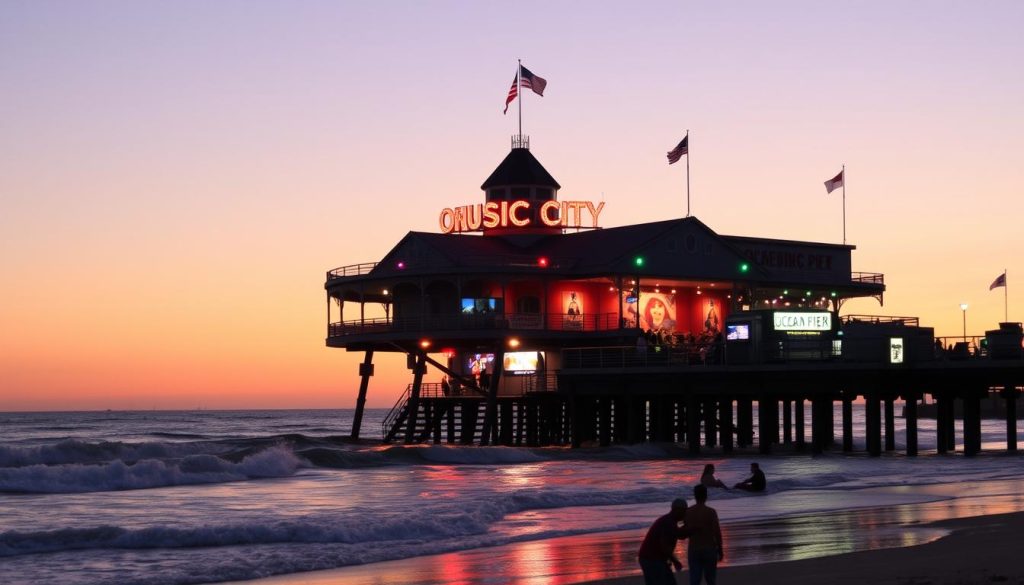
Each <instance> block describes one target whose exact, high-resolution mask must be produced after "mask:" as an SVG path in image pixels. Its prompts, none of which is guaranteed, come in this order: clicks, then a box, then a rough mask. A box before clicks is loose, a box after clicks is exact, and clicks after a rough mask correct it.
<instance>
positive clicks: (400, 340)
mask: <svg viewBox="0 0 1024 585" xmlns="http://www.w3.org/2000/svg"><path fill="white" fill-rule="evenodd" d="M526 144H527V142H525V141H524V140H518V141H514V142H513V149H512V151H511V152H510V153H509V155H508V156H507V157H506V158H505V160H503V161H502V163H501V164H500V165H499V166H498V168H497V169H496V170H495V171H494V172H493V173H492V174H491V176H490V177H489V178H488V179H487V180H486V181H485V182H484V184H483V185H482V189H483V191H484V193H485V203H484V204H483V205H482V206H478V207H475V208H474V207H472V206H462V207H457V208H448V209H445V210H444V212H443V213H442V215H441V220H440V223H441V226H442V229H443V231H450V232H457V231H460V230H462V229H463V228H469V229H474V228H476V227H480V230H481V231H482V232H483V233H482V235H471V234H466V233H439V234H433V233H423V232H410V233H409V234H407V235H406V236H405V237H404V238H403V239H402V240H401V241H400V242H398V244H396V245H395V247H394V248H393V249H392V250H391V251H390V252H388V253H387V254H386V255H385V256H384V258H383V259H381V260H380V261H378V262H370V263H363V264H355V265H349V266H344V267H341V268H337V269H334V270H331V271H329V272H328V273H327V280H326V283H325V289H326V291H327V321H328V324H327V339H326V342H327V345H328V346H330V347H338V348H344V349H346V350H348V351H353V352H362V353H363V356H364V357H363V361H362V363H361V364H360V368H359V375H360V385H359V396H358V399H357V403H356V412H355V419H354V420H353V424H352V435H353V437H354V438H359V437H360V435H361V433H362V418H363V410H364V406H365V403H366V396H367V393H368V391H369V386H370V380H371V377H372V376H373V374H374V363H373V357H374V355H375V354H377V353H379V352H401V353H404V354H406V355H407V365H408V368H409V370H410V373H411V377H412V380H411V382H410V383H409V385H408V387H407V388H406V390H405V392H404V393H403V395H402V396H401V397H400V399H399V400H398V402H397V403H396V405H395V407H394V408H393V409H392V411H391V413H390V415H389V416H388V418H387V419H386V420H385V423H384V428H382V429H381V436H382V438H383V440H385V441H402V442H405V443H421V442H447V443H456V444H482V445H487V444H502V445H539V446H540V445H573V446H580V445H583V444H591V443H592V444H597V445H610V444H615V443H637V442H644V441H667V442H676V443H684V444H685V445H686V446H687V448H688V450H689V451H690V452H691V453H694V454H697V453H700V452H701V451H702V449H706V448H711V447H714V448H720V449H721V451H723V452H726V453H728V452H731V451H733V450H734V449H738V448H751V447H756V448H757V449H758V450H759V451H760V452H762V453H770V452H771V451H772V450H773V449H776V448H777V445H787V446H790V445H791V446H792V448H794V449H797V450H805V451H807V452H809V453H816V452H821V451H823V450H826V449H833V448H837V449H842V450H844V451H851V450H852V449H853V448H854V443H853V440H852V435H853V426H852V425H853V417H852V403H853V401H854V400H863V401H864V402H865V410H866V429H865V436H866V437H867V445H866V448H867V451H868V452H869V453H871V454H872V455H879V454H881V453H882V452H884V451H892V450H894V449H895V445H896V441H895V439H896V437H895V436H894V430H895V423H894V420H895V416H896V401H898V400H900V401H904V402H905V409H904V413H903V414H904V416H905V418H906V432H907V435H906V440H905V444H906V452H907V454H909V455H914V454H916V453H917V452H918V441H917V420H918V418H917V413H916V405H917V403H918V400H920V399H921V398H922V397H925V396H927V397H929V398H931V399H933V400H934V402H935V404H936V405H937V406H936V411H937V413H936V416H937V425H936V426H937V431H936V432H937V445H938V451H939V452H940V453H942V452H949V451H952V450H954V449H955V448H956V445H955V436H956V434H955V420H956V418H955V417H956V414H955V413H957V412H960V413H961V414H960V416H961V419H962V420H963V428H962V437H963V440H962V449H963V451H964V452H965V453H967V454H974V453H977V452H979V451H980V449H981V432H980V420H981V418H980V417H981V414H980V409H979V406H978V405H979V404H980V400H981V399H982V397H984V396H986V395H987V394H989V393H990V391H991V390H992V389H993V388H997V389H999V390H1000V391H1001V392H1002V400H1004V401H1005V402H1006V404H1005V409H1006V412H1007V413H1013V415H1012V416H1011V415H1010V414H1007V418H1006V420H1007V448H1008V449H1009V450H1016V448H1017V444H1016V410H1017V409H1016V400H1017V397H1018V396H1019V388H1020V387H1022V386H1024V360H1022V359H1021V356H1020V337H1021V335H1020V334H1019V331H1018V330H1013V331H1008V332H1002V333H1001V336H997V337H994V339H998V340H999V343H1001V344H1003V345H1002V346H1001V347H1009V348H1011V349H1012V347H1013V343H1017V346H1016V352H1013V351H1008V352H1007V351H1004V352H1003V353H1001V354H999V355H996V354H994V353H993V354H991V355H990V354H987V353H986V352H984V351H981V348H980V347H979V346H978V344H974V345H975V347H973V348H968V347H965V348H964V349H966V350H967V351H964V352H960V351H957V352H946V351H945V350H944V349H943V350H939V349H936V347H937V346H936V344H935V339H934V336H933V333H932V330H931V329H930V328H926V327H921V326H920V325H919V323H918V322H917V320H916V319H913V318H898V317H895V318H894V317H878V316H850V315H845V316H843V315H841V314H840V312H841V309H842V306H843V303H844V301H845V300H847V299H850V298H855V297H875V298H877V299H878V300H879V301H881V300H882V295H883V294H884V291H885V284H884V277H883V276H882V275H881V274H876V273H862V272H854V271H852V262H851V253H852V251H853V250H854V249H855V248H854V246H849V245H837V244H824V243H814V242H799V241H791V240H774V239H765V238H749V237H740V236H725V235H720V234H717V233H715V232H714V231H712V230H711V229H710V228H708V227H707V226H706V225H704V224H703V223H701V222H700V221H699V220H698V219H697V218H695V217H686V218H682V219H669V220H664V221H658V222H653V223H646V224H639V225H631V226H624V227H618V228H609V229H576V230H575V231H572V230H566V229H564V227H562V226H564V225H565V223H566V222H567V221H568V220H569V218H570V216H572V214H575V217H576V219H577V224H576V225H577V226H578V225H579V223H578V219H579V217H580V216H581V214H583V213H584V212H585V210H589V213H590V214H591V215H592V216H593V219H594V222H595V226H591V227H596V219H597V216H598V213H599V212H600V209H601V207H599V206H596V205H594V204H592V203H583V202H559V200H558V190H559V189H560V186H559V184H558V183H557V182H556V181H555V180H554V179H553V178H552V177H551V175H550V174H549V173H548V172H547V170H545V169H544V167H543V166H542V165H541V164H540V162H539V161H537V159H536V158H534V157H533V155H532V154H531V153H530V151H529V149H528V148H526ZM488 206H489V207H488ZM601 206H603V204H601ZM515 209H518V210H519V211H518V212H516V211H515ZM487 210H499V211H500V212H501V213H502V214H505V215H502V216H501V217H502V219H501V220H500V221H505V220H508V222H506V223H503V224H497V223H496V224H495V225H493V226H491V227H487V224H486V222H484V221H483V219H482V216H481V215H480V214H482V213H484V212H485V211H487ZM494 213H496V214H497V212H494ZM517 213H519V215H517ZM474 214H476V215H474ZM513 219H517V220H518V222H517V223H518V224H522V225H521V226H520V225H514V224H513V223H509V222H511V220H513ZM541 220H544V222H541ZM497 221H499V220H495V222H497ZM557 222H561V223H560V224H558V225H554V224H556V223H557ZM1018 329H1019V327H1018ZM966 341H967V340H966V339H964V342H966ZM939 343H940V344H941V343H942V342H941V341H940V342H939ZM972 350H973V351H972ZM961 358H962V359H961ZM431 375H435V376H440V377H442V379H443V381H442V382H436V381H431V380H429V379H428V378H429V377H430V376H431ZM837 403H839V404H841V415H840V417H839V418H840V421H839V429H840V432H839V435H837V433H836V421H835V420H834V418H835V416H834V410H833V409H834V405H835V404H837ZM755 405H756V406H757V409H756V412H757V417H756V418H757V420H756V421H755V420H754V418H755V417H754V411H755V409H754V406H755ZM958 409H959V410H958ZM837 436H838V437H840V438H841V442H837Z"/></svg>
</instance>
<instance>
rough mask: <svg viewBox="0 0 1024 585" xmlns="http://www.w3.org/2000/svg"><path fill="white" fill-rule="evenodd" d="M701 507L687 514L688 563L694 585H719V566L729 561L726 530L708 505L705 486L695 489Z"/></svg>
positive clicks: (692, 508)
mask: <svg viewBox="0 0 1024 585" xmlns="http://www.w3.org/2000/svg"><path fill="white" fill-rule="evenodd" d="M693 497H694V499H695V500H697V503H696V504H695V505H693V506H691V507H690V508H688V509H687V510H686V516H685V518H686V520H685V521H686V531H687V533H688V536H689V537H690V546H689V547H688V548H687V551H686V559H687V562H688V563H689V565H690V585H700V581H701V579H702V578H703V579H704V580H705V582H707V584H708V585H715V584H716V582H717V581H716V579H717V576H718V563H719V562H720V561H721V560H722V559H724V558H725V549H724V548H723V546H724V544H725V543H724V542H723V541H722V527H721V526H719V524H718V512H716V511H715V509H714V508H711V507H709V506H707V505H706V502H707V501H708V488H707V487H706V486H704V485H703V484H701V485H698V486H696V487H694V488H693Z"/></svg>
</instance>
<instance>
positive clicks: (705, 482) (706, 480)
mask: <svg viewBox="0 0 1024 585" xmlns="http://www.w3.org/2000/svg"><path fill="white" fill-rule="evenodd" d="M700 485H702V486H704V487H706V488H709V487H719V488H725V489H729V486H727V485H725V484H724V483H722V480H720V479H718V478H717V477H715V466H714V464H712V463H708V464H707V465H705V466H704V472H703V473H701V474H700Z"/></svg>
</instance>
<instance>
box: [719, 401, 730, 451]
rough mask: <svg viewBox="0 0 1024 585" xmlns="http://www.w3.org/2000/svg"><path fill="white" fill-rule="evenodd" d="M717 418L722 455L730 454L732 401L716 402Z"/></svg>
mask: <svg viewBox="0 0 1024 585" xmlns="http://www.w3.org/2000/svg"><path fill="white" fill-rule="evenodd" d="M718 416H719V419H718V420H719V425H718V428H719V431H720V434H719V436H720V438H721V440H720V441H719V442H720V443H721V444H722V452H723V453H732V448H733V425H732V399H731V398H721V399H719V401H718Z"/></svg>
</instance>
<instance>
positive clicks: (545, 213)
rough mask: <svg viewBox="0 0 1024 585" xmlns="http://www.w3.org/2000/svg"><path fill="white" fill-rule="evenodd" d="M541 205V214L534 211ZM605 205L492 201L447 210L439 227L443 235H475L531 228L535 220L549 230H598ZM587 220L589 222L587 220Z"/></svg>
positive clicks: (444, 211) (439, 222) (602, 203)
mask: <svg viewBox="0 0 1024 585" xmlns="http://www.w3.org/2000/svg"><path fill="white" fill-rule="evenodd" d="M534 205H539V206H540V207H539V208H538V213H536V214H534V213H533V211H532V208H533V206H534ZM603 209H604V202H603V201H602V202H601V203H598V204H597V205H594V204H593V203H592V202H590V201H545V202H543V203H540V202H539V201H527V200H525V199H520V200H517V201H488V202H487V203H477V204H475V205H462V206H460V207H446V208H444V209H443V210H442V211H441V216H440V217H439V218H438V224H440V226H441V233H445V234H450V233H460V232H473V231H477V230H480V229H491V228H507V227H528V226H530V225H533V223H534V220H535V218H536V219H538V220H539V221H540V222H541V223H542V224H543V225H544V226H546V227H563V228H597V218H598V217H599V216H600V215H601V211H602V210H603ZM584 219H587V220H589V221H584Z"/></svg>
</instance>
